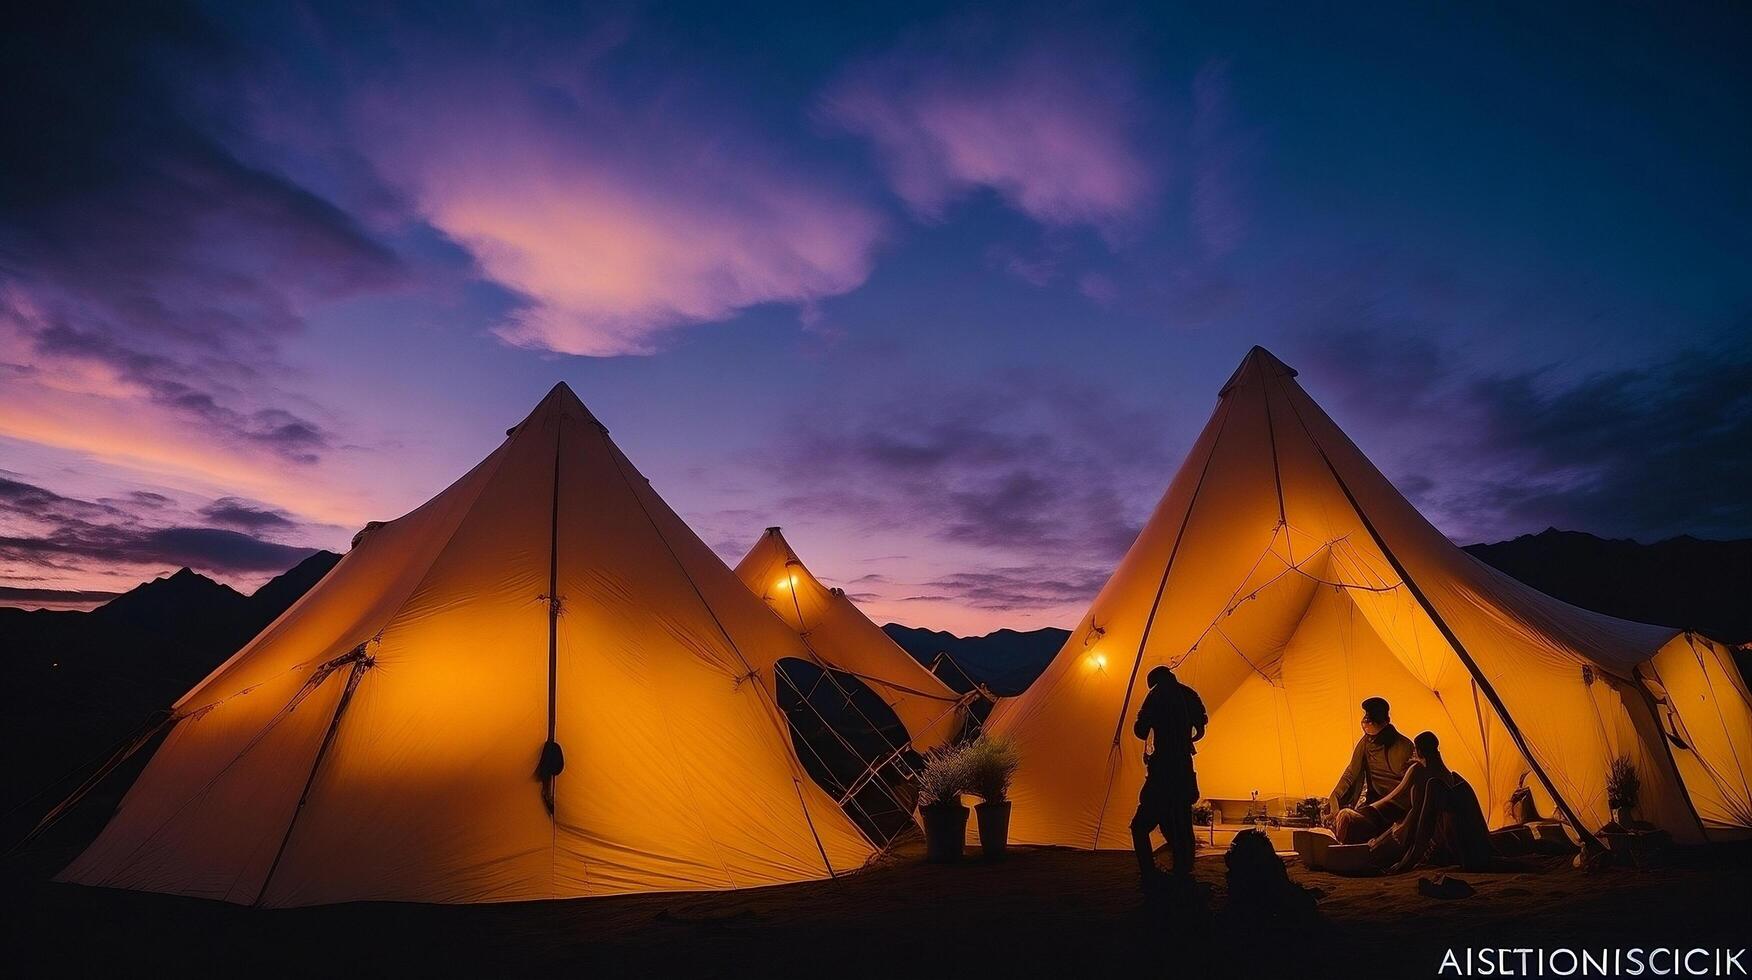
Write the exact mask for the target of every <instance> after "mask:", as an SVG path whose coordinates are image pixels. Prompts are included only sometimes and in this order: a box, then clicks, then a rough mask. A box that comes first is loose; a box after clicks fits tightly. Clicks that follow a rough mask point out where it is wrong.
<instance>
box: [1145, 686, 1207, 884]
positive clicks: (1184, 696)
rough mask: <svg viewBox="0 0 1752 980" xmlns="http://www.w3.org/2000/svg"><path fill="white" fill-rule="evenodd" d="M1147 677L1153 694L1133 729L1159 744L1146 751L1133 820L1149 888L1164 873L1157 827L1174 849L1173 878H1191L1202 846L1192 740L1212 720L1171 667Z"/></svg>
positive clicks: (1197, 738)
mask: <svg viewBox="0 0 1752 980" xmlns="http://www.w3.org/2000/svg"><path fill="white" fill-rule="evenodd" d="M1147 680H1148V682H1149V685H1150V693H1149V694H1148V695H1146V696H1145V697H1144V703H1143V704H1142V705H1141V706H1139V708H1138V720H1137V723H1136V724H1134V725H1133V726H1132V734H1134V735H1136V736H1137V737H1138V738H1141V739H1143V740H1145V741H1146V742H1150V736H1151V735H1152V734H1154V735H1155V739H1154V742H1153V743H1152V744H1153V745H1154V746H1155V749H1154V751H1152V752H1150V753H1148V754H1146V755H1145V756H1144V772H1145V775H1144V789H1143V792H1141V793H1139V794H1138V813H1137V816H1135V817H1132V822H1131V832H1132V846H1133V847H1134V848H1135V849H1136V850H1137V854H1138V872H1139V873H1140V874H1141V875H1142V876H1143V885H1144V888H1146V889H1148V888H1150V887H1152V886H1154V885H1156V884H1158V883H1159V882H1160V880H1161V878H1162V872H1161V871H1160V870H1158V869H1157V867H1156V858H1155V854H1154V851H1153V849H1152V848H1151V847H1150V833H1151V832H1152V831H1154V830H1155V829H1156V828H1158V827H1160V828H1161V829H1162V836H1163V837H1166V838H1167V839H1168V846H1169V847H1170V848H1172V849H1173V851H1174V875H1175V877H1177V878H1181V879H1184V880H1191V878H1192V857H1193V853H1194V852H1195V851H1196V850H1197V849H1198V841H1197V840H1196V839H1195V838H1194V837H1193V830H1192V805H1193V804H1194V803H1196V802H1198V776H1197V774H1196V773H1194V772H1193V769H1192V756H1193V753H1194V752H1195V751H1197V750H1196V749H1194V748H1193V744H1192V743H1194V742H1196V741H1198V740H1199V739H1201V738H1204V733H1205V726H1206V725H1207V724H1209V723H1210V717H1209V716H1208V715H1207V714H1206V713H1205V706H1204V701H1203V700H1202V699H1201V698H1200V697H1199V696H1198V692H1197V691H1195V690H1193V689H1192V688H1190V687H1187V686H1186V685H1184V684H1182V683H1180V681H1179V680H1178V679H1177V678H1175V676H1174V672H1173V671H1171V670H1169V669H1168V668H1167V667H1156V668H1154V669H1153V670H1151V671H1150V673H1149V676H1148V678H1147Z"/></svg>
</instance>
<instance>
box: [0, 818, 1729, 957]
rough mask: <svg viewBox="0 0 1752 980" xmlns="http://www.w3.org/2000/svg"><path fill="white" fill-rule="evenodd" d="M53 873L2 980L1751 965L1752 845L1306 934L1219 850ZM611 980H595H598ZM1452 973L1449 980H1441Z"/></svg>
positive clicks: (1355, 914)
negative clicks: (426, 895) (264, 880)
mask: <svg viewBox="0 0 1752 980" xmlns="http://www.w3.org/2000/svg"><path fill="white" fill-rule="evenodd" d="M59 858H60V855H56V854H43V853H36V854H26V855H24V856H22V857H14V858H12V859H9V860H8V861H7V862H6V867H5V881H4V882H3V883H0V884H3V887H4V889H5V892H6V894H7V896H8V905H9V906H10V912H9V914H8V915H7V916H6V917H5V925H4V927H3V928H4V942H5V952H4V954H3V959H0V963H4V964H5V969H6V972H7V974H8V975H11V976H18V977H33V976H45V975H70V974H72V975H97V974H109V975H114V974H122V975H142V974H145V975H163V974H167V973H170V972H172V971H174V972H177V973H186V972H189V971H196V972H197V973H198V974H211V973H214V972H217V973H220V974H242V975H269V976H279V975H290V974H301V975H305V976H310V975H319V976H324V975H340V974H345V975H359V974H390V975H409V974H413V975H427V976H430V975H454V974H477V975H478V974H494V975H515V974H518V973H524V972H535V971H542V972H543V973H544V974H545V975H550V976H562V975H569V976H581V975H583V976H672V975H681V976H741V975H747V976H788V975H800V974H805V973H806V974H808V975H811V976H816V977H821V976H829V977H860V976H939V975H947V974H973V975H976V976H985V975H995V976H1005V975H1008V976H1071V977H1075V978H1079V980H1080V977H1083V976H1087V977H1105V976H1116V975H1121V974H1126V975H1135V976H1143V977H1149V976H1182V977H1185V976H1219V977H1227V976H1270V975H1272V974H1279V973H1281V974H1285V975H1287V976H1294V977H1319V976H1327V975H1340V974H1343V975H1347V976H1356V975H1358V974H1359V973H1360V974H1363V975H1368V976H1378V977H1402V976H1403V977H1418V976H1436V975H1437V968H1438V966H1439V964H1440V962H1441V956H1442V952H1443V950H1444V949H1446V948H1447V947H1450V946H1455V947H1462V946H1474V947H1477V946H1493V947H1495V946H1522V945H1525V946H1545V947H1553V946H1568V947H1572V948H1580V947H1600V946H1626V945H1643V946H1654V945H1666V946H1674V945H1677V946H1683V947H1690V946H1706V947H1718V946H1735V947H1739V946H1745V945H1747V944H1748V941H1749V938H1752V915H1748V900H1749V898H1752V887H1749V886H1752V849H1748V848H1747V847H1744V846H1738V845H1736V846H1732V847H1726V848H1719V847H1718V848H1713V849H1709V850H1700V851H1691V852H1681V853H1680V854H1678V855H1676V856H1675V859H1674V861H1673V863H1672V866H1670V867H1667V868H1663V869H1660V870H1631V869H1615V870H1607V871H1603V872H1599V873H1595V874H1591V875H1583V874H1582V873H1581V872H1579V871H1576V870H1574V869H1572V868H1570V867H1569V865H1568V862H1567V861H1566V860H1563V859H1555V858H1540V859H1533V860H1530V861H1529V862H1527V863H1526V865H1525V867H1524V869H1523V870H1519V871H1515V872H1505V873H1496V874H1468V875H1462V876H1461V877H1463V878H1464V879H1465V880H1466V881H1468V882H1469V883H1470V884H1471V885H1472V886H1473V887H1474V888H1475V889H1476V893H1475V894H1474V895H1472V896H1471V897H1468V898H1462V899H1450V900H1441V899H1431V898H1424V897H1421V896H1420V895H1419V894H1418V893H1417V875H1409V876H1401V877H1393V878H1376V879H1356V878H1339V877H1335V876H1332V875H1329V874H1324V873H1319V872H1309V871H1305V870H1302V869H1300V868H1299V867H1295V866H1294V864H1293V863H1292V869H1291V875H1292V877H1293V878H1294V879H1295V880H1296V881H1298V882H1300V883H1302V884H1305V885H1309V886H1313V887H1315V888H1319V889H1321V890H1323V891H1324V893H1325V894H1324V897H1322V898H1321V900H1320V902H1319V914H1318V917H1317V918H1316V919H1314V920H1313V921H1306V922H1302V923H1291V922H1281V921H1274V920H1272V919H1269V918H1266V917H1263V916H1262V915H1260V914H1258V913H1257V911H1255V910H1250V909H1245V908H1236V907H1233V906H1232V905H1231V903H1230V902H1229V900H1228V890H1227V888H1226V886H1225V883H1224V881H1223V870H1224V866H1223V862H1222V857H1221V855H1220V854H1218V853H1215V852H1206V853H1204V854H1202V855H1201V856H1200V858H1199V860H1198V862H1197V877H1198V879H1199V881H1200V883H1201V884H1202V885H1203V886H1205V888H1204V889H1202V890H1203V891H1205V892H1206V894H1205V895H1204V896H1203V898H1202V901H1200V900H1198V899H1194V898H1189V897H1187V896H1184V895H1183V896H1179V897H1176V898H1171V899H1162V900H1155V899H1152V900H1145V899H1144V898H1143V897H1142V896H1141V895H1140V894H1139V892H1138V891H1137V887H1136V869H1135V866H1134V865H1133V863H1132V861H1131V858H1130V856H1129V855H1128V854H1125V853H1114V852H1103V853H1090V852H1084V851H1069V850H1057V849H1024V850H1018V851H1013V852H1012V854H1011V855H1010V856H1009V858H1007V859H1006V860H1004V861H1002V862H994V863H987V862H983V861H980V860H978V859H977V858H970V859H969V860H968V861H966V862H964V863H962V864H959V865H953V866H938V865H928V864H925V863H923V862H922V861H921V860H920V855H919V849H918V847H917V846H916V845H907V846H902V847H901V848H899V849H897V851H896V852H895V853H894V854H892V855H891V856H890V857H888V858H887V859H886V860H885V861H884V862H883V863H882V864H880V865H879V866H875V867H871V868H869V869H866V870H864V871H861V872H858V873H855V874H851V875H846V876H843V877H841V878H840V879H838V880H834V881H825V882H813V883H806V884H800V885H788V886H782V887H774V888H762V889H754V890H746V891H737V892H717V893H699V894H671V895H644V896H633V897H625V898H598V899H583V900H577V901H562V902H538V903H526V904H517V905H485V906H422V905H398V904H357V905H345V906H332V907H327V908H315V909H292V910H279V911H266V910H252V909H247V908H237V907H234V906H228V905H222V904H218V903H213V902H206V901H198V900H190V899H179V898H172V897H167V896H161V895H146V894H138V893H131V892H120V891H108V890H100V889H90V888H81V887H76V886H67V885H55V884H51V883H47V882H45V881H43V878H44V877H45V876H46V874H47V873H48V871H49V870H50V869H51V868H52V867H53V866H54V865H55V863H56V861H58V860H59ZM604 971H609V972H604ZM1450 975H1451V974H1450Z"/></svg>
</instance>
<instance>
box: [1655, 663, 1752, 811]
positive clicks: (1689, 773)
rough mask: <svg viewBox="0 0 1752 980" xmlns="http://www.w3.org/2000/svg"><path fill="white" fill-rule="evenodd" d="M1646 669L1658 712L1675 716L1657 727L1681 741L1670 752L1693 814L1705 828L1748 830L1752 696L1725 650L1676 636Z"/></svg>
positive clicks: (1751, 798)
mask: <svg viewBox="0 0 1752 980" xmlns="http://www.w3.org/2000/svg"><path fill="white" fill-rule="evenodd" d="M1648 668H1649V670H1650V672H1651V675H1652V678H1653V679H1655V680H1656V681H1657V685H1651V686H1654V687H1655V688H1656V690H1655V693H1657V694H1658V696H1659V697H1660V698H1661V699H1662V700H1664V702H1665V704H1664V709H1665V711H1667V712H1671V713H1672V714H1673V715H1676V716H1677V719H1676V722H1674V721H1669V722H1668V723H1667V724H1666V725H1665V726H1664V727H1665V728H1666V729H1667V730H1671V731H1674V732H1675V734H1677V735H1678V736H1680V740H1681V741H1682V742H1683V746H1680V745H1672V749H1673V754H1674V756H1675V757H1676V759H1677V760H1678V761H1679V763H1680V768H1681V772H1682V775H1683V776H1684V781H1685V785H1686V786H1687V788H1688V789H1689V791H1690V793H1691V796H1692V799H1693V801H1694V802H1695V803H1696V804H1697V809H1698V813H1699V815H1700V816H1701V817H1702V818H1703V820H1704V822H1705V824H1706V825H1707V826H1709V827H1715V828H1722V829H1729V828H1740V829H1745V828H1752V788H1749V784H1752V777H1748V775H1747V770H1748V767H1749V766H1752V696H1748V694H1747V691H1746V684H1745V680H1744V678H1742V677H1741V676H1740V673H1739V670H1738V669H1737V667H1736V666H1735V664H1734V661H1733V653H1732V651H1730V650H1729V649H1728V648H1727V647H1725V646H1722V645H1721V644H1719V643H1716V642H1714V641H1713V640H1709V639H1707V638H1705V637H1701V636H1697V635H1695V634H1681V635H1679V636H1676V637H1674V638H1673V639H1672V640H1671V641H1670V642H1669V643H1667V645H1666V646H1664V647H1662V648H1661V651H1660V652H1659V653H1657V654H1656V655H1655V656H1654V657H1653V658H1652V659H1651V660H1650V662H1649V664H1648ZM1669 744H1671V741H1670V743H1669Z"/></svg>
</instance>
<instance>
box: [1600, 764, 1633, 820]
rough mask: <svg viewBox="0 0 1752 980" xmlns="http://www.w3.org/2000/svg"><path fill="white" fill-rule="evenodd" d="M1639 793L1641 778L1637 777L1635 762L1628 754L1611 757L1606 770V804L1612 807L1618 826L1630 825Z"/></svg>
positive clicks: (1613, 816) (1613, 817)
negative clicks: (1609, 764)
mask: <svg viewBox="0 0 1752 980" xmlns="http://www.w3.org/2000/svg"><path fill="white" fill-rule="evenodd" d="M1641 794H1642V780H1640V779H1638V778H1637V775H1636V763H1634V762H1632V761H1630V758H1629V757H1628V756H1622V755H1621V756H1619V757H1618V758H1616V759H1613V760H1612V765H1611V767H1610V768H1608V769H1607V770H1606V805H1607V806H1610V807H1611V808H1612V819H1613V821H1614V822H1615V823H1617V824H1618V825H1619V826H1620V827H1626V828H1628V827H1629V826H1630V824H1631V811H1632V810H1635V809H1636V800H1637V797H1638V796H1640V795H1641Z"/></svg>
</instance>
